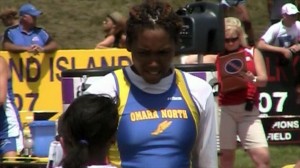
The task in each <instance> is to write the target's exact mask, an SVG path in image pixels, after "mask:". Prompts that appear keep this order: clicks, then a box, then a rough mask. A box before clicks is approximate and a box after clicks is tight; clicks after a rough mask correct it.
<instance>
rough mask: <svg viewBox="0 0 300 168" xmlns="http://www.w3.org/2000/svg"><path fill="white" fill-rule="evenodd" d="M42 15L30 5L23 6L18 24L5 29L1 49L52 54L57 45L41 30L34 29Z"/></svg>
mask: <svg viewBox="0 0 300 168" xmlns="http://www.w3.org/2000/svg"><path fill="white" fill-rule="evenodd" d="M41 14H42V12H41V11H39V10H37V9H36V8H35V7H34V6H33V5H32V4H29V3H27V4H24V5H22V6H21V7H20V9H19V15H20V23H19V25H15V26H12V27H9V28H8V29H6V31H5V33H4V40H3V49H4V50H6V51H10V52H24V51H27V52H33V53H35V54H36V53H40V52H45V53H48V52H53V51H56V50H57V44H56V43H55V42H54V40H53V39H52V38H51V37H50V35H49V34H48V33H47V32H46V31H45V30H44V29H42V28H39V27H36V22H37V17H38V16H40V15H41Z"/></svg>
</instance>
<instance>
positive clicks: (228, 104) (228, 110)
mask: <svg viewBox="0 0 300 168" xmlns="http://www.w3.org/2000/svg"><path fill="white" fill-rule="evenodd" d="M245 36H246V35H245V34H243V31H242V28H241V27H240V26H236V25H225V52H224V53H221V54H219V55H218V56H217V59H216V66H217V72H218V80H219V83H220V84H221V87H219V107H220V111H221V112H220V113H221V121H220V148H221V156H220V165H221V167H226V168H231V167H233V165H234V159H235V149H236V147H237V144H236V142H237V140H236V136H237V135H238V136H239V138H240V140H241V144H242V146H243V148H244V149H245V151H246V152H247V153H248V154H249V156H250V158H251V159H252V161H253V162H254V164H255V167H269V166H270V165H269V160H270V159H269V152H268V144H267V140H266V137H265V133H264V129H263V126H262V123H261V120H260V118H259V111H258V103H259V99H258V95H259V93H258V89H257V87H262V86H265V85H266V82H267V74H266V68H265V63H264V59H263V57H262V55H261V53H260V52H259V50H257V49H255V48H253V47H252V48H251V49H249V48H247V45H246V44H245ZM239 51H240V52H244V55H245V60H246V69H247V72H243V73H241V74H240V75H241V77H242V79H244V81H245V82H246V86H247V87H246V88H245V89H240V90H234V91H231V92H227V93H225V92H224V89H225V88H223V87H222V85H223V84H224V83H223V79H222V76H221V67H220V65H221V64H220V58H221V57H222V56H223V55H227V54H231V53H234V52H239ZM234 83H235V82H234Z"/></svg>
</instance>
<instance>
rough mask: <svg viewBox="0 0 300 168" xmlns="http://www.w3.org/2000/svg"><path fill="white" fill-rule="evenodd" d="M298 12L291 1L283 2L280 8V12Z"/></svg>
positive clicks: (288, 13) (291, 13)
mask: <svg viewBox="0 0 300 168" xmlns="http://www.w3.org/2000/svg"><path fill="white" fill-rule="evenodd" d="M297 13H299V10H298V8H297V7H296V6H295V5H294V4H291V3H287V4H284V5H283V6H282V8H281V14H287V15H294V14H297Z"/></svg>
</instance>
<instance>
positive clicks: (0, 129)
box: [0, 56, 23, 158]
mask: <svg viewBox="0 0 300 168" xmlns="http://www.w3.org/2000/svg"><path fill="white" fill-rule="evenodd" d="M13 95H14V94H13V89H12V79H11V73H10V71H9V67H8V64H7V62H6V61H5V60H4V58H3V57H1V56H0V144H1V145H0V158H2V157H16V156H17V155H18V153H19V152H21V150H22V149H23V132H22V126H21V124H20V123H21V122H20V117H19V112H18V110H17V107H16V105H15V102H14V96H13Z"/></svg>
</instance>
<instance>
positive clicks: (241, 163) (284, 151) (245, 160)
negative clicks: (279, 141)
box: [235, 145, 300, 168]
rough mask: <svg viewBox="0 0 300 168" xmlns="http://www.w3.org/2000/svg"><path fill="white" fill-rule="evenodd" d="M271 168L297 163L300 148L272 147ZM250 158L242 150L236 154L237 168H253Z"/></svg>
mask: <svg viewBox="0 0 300 168" xmlns="http://www.w3.org/2000/svg"><path fill="white" fill-rule="evenodd" d="M270 154H271V156H270V157H271V168H280V167H282V166H284V165H287V164H292V163H295V162H296V161H297V160H298V159H300V148H299V146H296V145H295V146H279V145H277V146H274V145H271V146H270ZM253 167H254V165H253V164H252V162H251V160H250V158H249V156H248V155H247V154H246V153H245V152H244V151H243V150H242V149H238V150H237V152H236V162H235V168H253Z"/></svg>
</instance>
